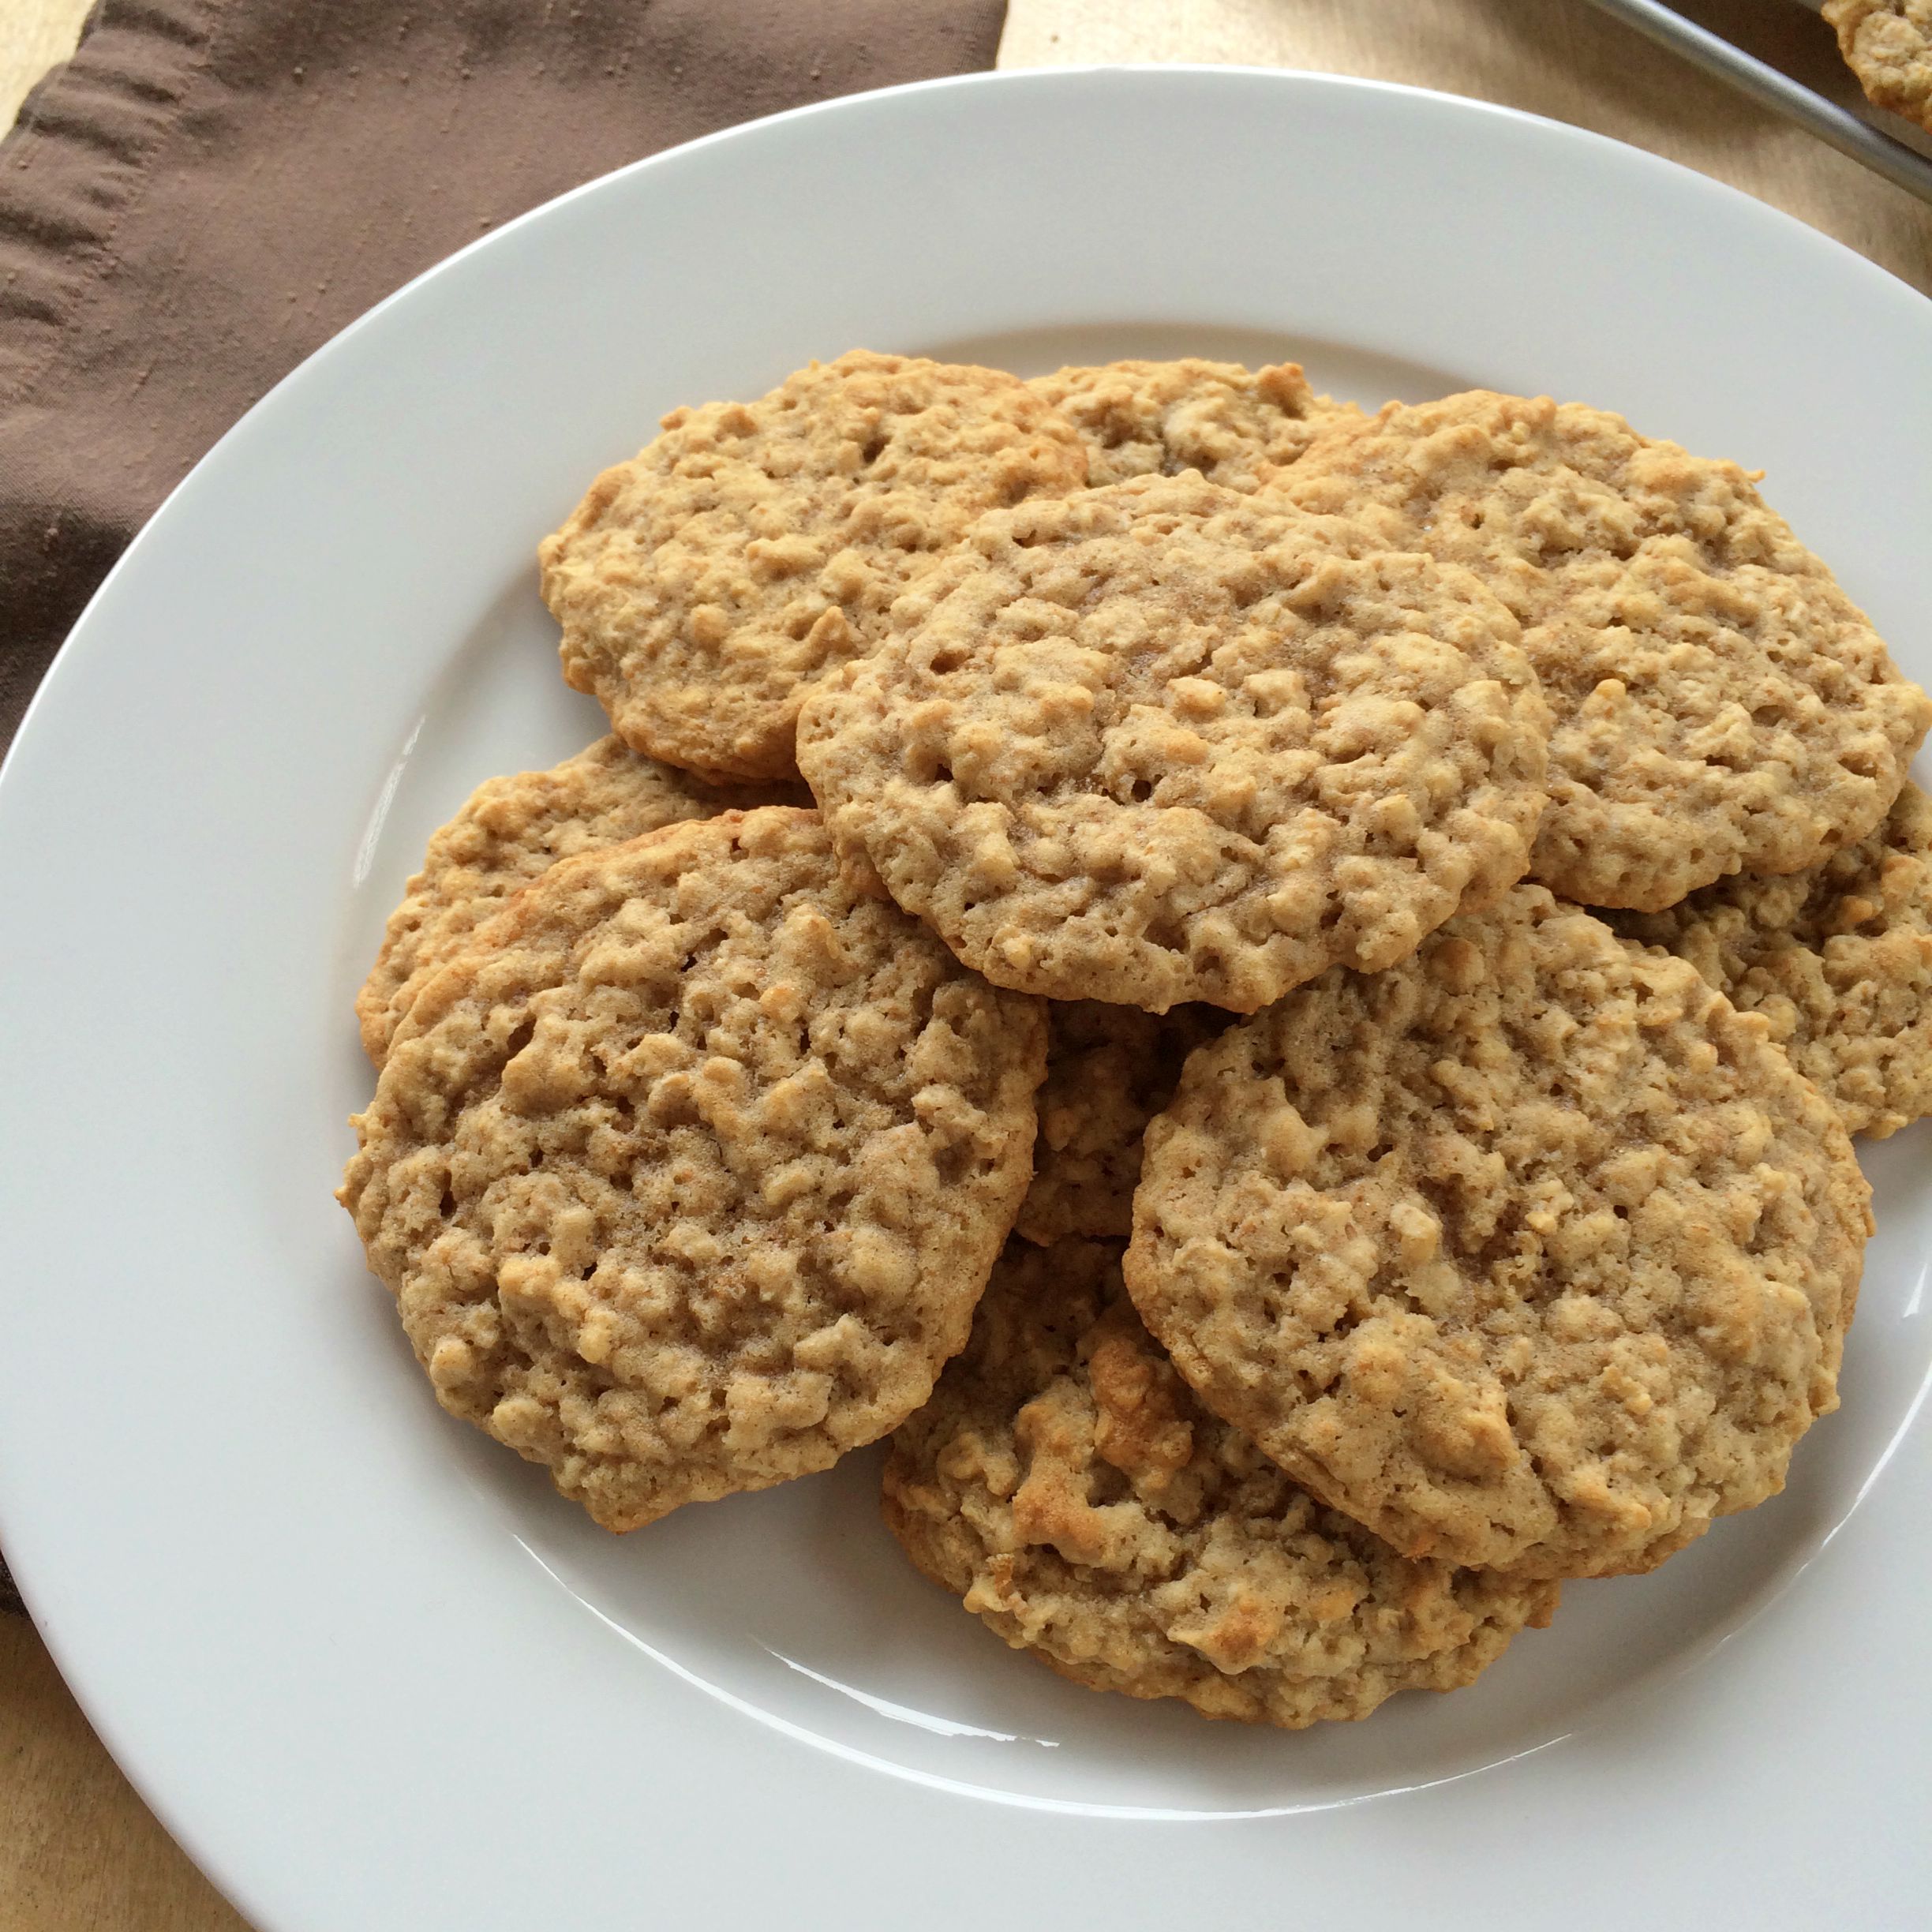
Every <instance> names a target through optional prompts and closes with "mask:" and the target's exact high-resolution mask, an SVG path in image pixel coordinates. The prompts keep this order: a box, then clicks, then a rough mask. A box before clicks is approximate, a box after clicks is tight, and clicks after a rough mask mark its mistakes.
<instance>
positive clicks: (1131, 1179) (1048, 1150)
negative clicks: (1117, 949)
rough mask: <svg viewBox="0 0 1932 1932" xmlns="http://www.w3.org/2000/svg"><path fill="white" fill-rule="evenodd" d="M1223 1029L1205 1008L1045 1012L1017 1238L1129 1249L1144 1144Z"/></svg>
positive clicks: (1077, 1006) (1093, 1007) (1095, 1004)
mask: <svg viewBox="0 0 1932 1932" xmlns="http://www.w3.org/2000/svg"><path fill="white" fill-rule="evenodd" d="M1225 1024H1226V1017H1225V1016H1224V1015H1222V1014H1221V1013H1217V1012H1216V1011H1215V1009H1213V1008H1212V1007H1210V1006H1177V1007H1175V1009H1174V1011H1173V1012H1172V1013H1160V1014H1155V1013H1142V1012H1141V1011H1140V1009H1138V1008H1137V1007H1133V1006H1110V1005H1107V1004H1106V1003H1105V1002H1103V1001H1100V1000H1063V1001H1059V1002H1055V1003H1054V1005H1050V1006H1049V1007H1048V1008H1047V1079H1046V1081H1045V1084H1043V1086H1042V1087H1041V1088H1040V1090H1039V1135H1038V1136H1037V1138H1035V1140H1034V1143H1033V1185H1032V1186H1031V1187H1030V1188H1028V1189H1027V1196H1026V1199H1025V1200H1024V1201H1022V1202H1021V1203H1020V1218H1019V1219H1018V1220H1017V1221H1016V1222H1014V1223H1013V1232H1014V1233H1015V1234H1020V1235H1022V1236H1024V1237H1025V1238H1026V1239H1027V1240H1028V1241H1032V1242H1035V1244H1037V1245H1039V1246H1041V1247H1047V1246H1050V1245H1052V1244H1053V1243H1054V1241H1063V1240H1065V1239H1066V1238H1067V1237H1069V1235H1087V1236H1090V1237H1101V1236H1108V1237H1113V1238H1114V1239H1117V1240H1120V1241H1125V1239H1126V1238H1127V1237H1128V1236H1129V1234H1132V1233H1133V1194H1134V1188H1135V1186H1136V1184H1137V1183H1138V1182H1139V1181H1140V1136H1141V1135H1142V1134H1143V1133H1145V1132H1146V1130H1147V1124H1148V1121H1151V1119H1152V1118H1154V1116H1155V1114H1158V1113H1159V1112H1160V1111H1161V1110H1162V1109H1163V1107H1165V1106H1166V1104H1167V1103H1168V1102H1169V1101H1170V1100H1171V1099H1173V1098H1174V1088H1175V1086H1176V1084H1178V1081H1179V1080H1180V1078H1181V1063H1182V1062H1183V1061H1185V1059H1186V1058H1187V1057H1188V1055H1189V1054H1190V1053H1192V1052H1193V1050H1194V1049H1195V1048H1196V1047H1198V1046H1200V1044H1201V1043H1202V1042H1203V1041H1204V1040H1209V1039H1213V1038H1214V1036H1215V1034H1216V1033H1217V1032H1219V1031H1220V1029H1221V1028H1222V1026H1223V1025H1225Z"/></svg>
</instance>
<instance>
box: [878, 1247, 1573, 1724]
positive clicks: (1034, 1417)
mask: <svg viewBox="0 0 1932 1932" xmlns="http://www.w3.org/2000/svg"><path fill="white" fill-rule="evenodd" d="M884 1502H885V1512H886V1522H887V1523H888V1524H889V1526H890V1527H891V1529H892V1531H893V1534H894V1535H895V1536H896V1537H897V1538H898V1539H899V1541H900V1543H901V1544H904V1547H905V1548H906V1551H907V1552H908V1554H909V1555H910V1556H912V1560H913V1561H914V1562H915V1563H916V1564H918V1566H919V1568H920V1569H921V1570H923V1571H924V1572H925V1573H926V1574H927V1575H928V1576H929V1577H930V1578H932V1579H933V1580H934V1582H937V1583H938V1584H940V1585H941V1586H942V1587H944V1588H945V1589H949V1590H950V1591H952V1592H953V1594H954V1595H956V1596H958V1597H963V1598H964V1601H965V1605H966V1608H968V1610H970V1611H972V1612H973V1613H974V1614H975V1616H979V1618H980V1619H982V1620H983V1622H985V1623H987V1624H988V1625H989V1626H990V1627H991V1628H992V1629H993V1630H994V1631H997V1632H998V1634H1000V1635H1001V1636H1002V1637H1003V1638H1005V1640H1006V1641H1007V1642H1008V1643H1009V1644H1011V1645H1013V1646H1014V1647H1015V1648H1016V1649H1027V1650H1030V1651H1032V1653H1034V1654H1035V1656H1036V1657H1039V1658H1040V1659H1041V1660H1042V1661H1044V1662H1046V1663H1047V1664H1050V1665H1051V1666H1052V1667H1053V1668H1054V1669H1055V1670H1057V1671H1058V1672H1061V1675H1062V1676H1067V1677H1071V1678H1073V1679H1074V1680H1075V1681H1076V1682H1077V1683H1084V1684H1088V1685H1090V1686H1091V1687H1093V1688H1095V1689H1096V1690H1124V1691H1125V1692H1126V1693H1127V1694H1129V1696H1131V1697H1142V1698H1162V1697H1174V1698H1185V1700H1186V1702H1189V1704H1191V1705H1193V1706H1194V1708H1195V1709H1196V1710H1199V1711H1201V1712H1204V1713H1205V1714H1206V1715H1207V1716H1208V1717H1234V1718H1241V1719H1245V1720H1249V1721H1250V1722H1255V1723H1264V1724H1282V1725H1285V1726H1288V1727H1290V1728H1299V1727H1301V1726H1302V1725H1304V1724H1313V1723H1316V1722H1317V1721H1319V1720H1321V1719H1323V1718H1353V1717H1367V1716H1368V1713H1369V1712H1371V1711H1372V1710H1373V1709H1375V1708H1376V1705H1379V1704H1380V1703H1381V1702H1383V1700H1384V1699H1385V1698H1389V1697H1391V1696H1392V1695H1394V1694H1395V1692H1396V1691H1398V1690H1454V1689H1455V1687H1457V1686H1458V1685H1461V1684H1466V1683H1470V1682H1471V1681H1472V1680H1473V1679H1474V1678H1475V1677H1476V1676H1477V1674H1478V1673H1479V1672H1481V1670H1482V1669H1483V1668H1485V1665H1487V1664H1491V1663H1493V1662H1494V1661H1495V1660H1496V1658H1497V1657H1499V1656H1500V1655H1501V1654H1502V1652H1503V1649H1504V1647H1505V1646H1507V1644H1508V1642H1509V1641H1510V1639H1511V1638H1512V1637H1513V1636H1515V1634H1516V1633H1517V1631H1519V1630H1521V1629H1522V1628H1523V1627H1524V1626H1525V1625H1526V1624H1533V1625H1537V1626H1539V1627H1540V1626H1541V1625H1542V1624H1544V1623H1547V1622H1548V1620H1549V1617H1550V1614H1551V1612H1552V1611H1553V1610H1554V1609H1555V1608H1556V1595H1557V1587H1558V1586H1556V1584H1554V1583H1549V1582H1521V1581H1518V1580H1517V1579H1515V1578H1506V1577H1502V1576H1498V1575H1495V1574H1490V1573H1487V1572H1485V1571H1473V1570H1457V1569H1455V1568H1452V1567H1451V1566H1450V1565H1449V1564H1447V1563H1441V1562H1436V1561H1428V1560H1425V1561H1423V1562H1420V1563H1415V1562H1410V1561H1409V1560H1408V1559H1406V1558H1404V1557H1402V1556H1398V1555H1397V1554H1396V1553H1395V1551H1394V1550H1392V1549H1391V1548H1388V1547H1387V1545H1386V1544H1383V1543H1382V1542H1380V1541H1378V1540H1377V1539H1376V1537H1373V1536H1371V1535H1370V1534H1369V1533H1368V1532H1367V1531H1366V1530H1365V1529H1362V1528H1361V1526H1360V1525H1359V1524H1357V1523H1355V1522H1351V1521H1350V1519H1349V1518H1346V1517H1345V1516H1341V1515H1337V1514H1336V1513H1335V1511H1331V1510H1327V1509H1324V1507H1322V1506H1321V1504H1320V1503H1317V1502H1316V1500H1314V1498H1313V1497H1312V1496H1309V1495H1308V1494H1307V1493H1306V1492H1305V1491H1303V1490H1301V1489H1298V1488H1296V1487H1295V1485H1294V1484H1293V1483H1291V1482H1290V1481H1289V1480H1288V1478H1287V1477H1286V1476H1285V1475H1284V1474H1283V1473H1282V1471H1281V1470H1279V1469H1278V1468H1276V1467H1275V1465H1274V1464H1273V1463H1272V1462H1270V1461H1269V1460H1268V1459H1267V1457H1266V1456H1264V1455H1262V1454H1261V1453H1260V1451H1259V1450H1257V1449H1256V1447H1255V1446H1254V1444H1253V1443H1252V1442H1250V1441H1249V1440H1248V1438H1247V1437H1246V1436H1243V1435H1242V1434H1241V1432H1240V1431H1239V1430H1237V1429H1234V1428H1230V1427H1229V1426H1228V1425H1226V1423H1225V1422H1220V1421H1216V1420H1215V1418H1214V1417H1212V1416H1211V1415H1209V1414H1208V1413H1207V1412H1206V1411H1205V1410H1203V1409H1202V1408H1201V1406H1200V1404H1199V1403H1198V1402H1196V1401H1195V1399H1194V1398H1193V1395H1191V1394H1190V1393H1189V1390H1188V1388H1187V1387H1186V1385H1185V1383H1183V1382H1182V1381H1181V1378H1180V1377H1179V1376H1177V1375H1176V1374H1175V1373H1174V1369H1173V1368H1172V1367H1171V1366H1170V1364H1169V1363H1168V1361H1167V1359H1166V1357H1165V1356H1164V1355H1163V1354H1162V1353H1161V1350H1160V1349H1159V1346H1157V1345H1156V1344H1155V1342H1154V1341H1153V1340H1152V1339H1151V1337H1150V1336H1149V1335H1148V1332H1147V1331H1146V1329H1145V1328H1144V1327H1142V1326H1141V1324H1140V1320H1138V1318H1137V1317H1136V1316H1135V1314H1134V1312H1133V1305H1132V1304H1131V1303H1130V1302H1129V1301H1128V1299H1127V1297H1126V1295H1125V1293H1124V1292H1123V1290H1122V1289H1121V1279H1120V1248H1119V1245H1118V1243H1115V1242H1098V1241H1063V1242H1061V1243H1060V1244H1059V1245H1058V1246H1055V1247H1053V1248H1045V1249H1041V1248H1028V1247H1026V1246H1024V1245H1020V1244H1015V1245H1013V1246H1011V1247H1009V1249H1007V1251H1006V1252H1005V1255H1004V1256H1002V1259H1001V1260H1000V1262H999V1264H998V1266H997V1267H995V1268H994V1271H993V1279H992V1282H991V1283H990V1286H988V1288H987V1294H986V1298H985V1300H984V1301H983V1302H982V1303H981V1305H980V1308H979V1314H978V1316H977V1317H976V1318H975V1321H974V1324H973V1331H972V1339H971V1340H970V1341H969V1342H968V1344H967V1347H966V1352H965V1353H964V1354H963V1355H961V1356H960V1357H959V1358H958V1359H957V1361H954V1362H953V1364H952V1365H950V1366H949V1368H947V1369H946V1371H945V1374H944V1375H943V1376H942V1377H941V1378H940V1380H939V1385H938V1387H937V1388H936V1389H935V1390H934V1391H933V1397H932V1400H931V1401H930V1402H928V1403H927V1406H925V1407H924V1408H923V1409H922V1410H920V1411H919V1413H918V1414H917V1415H915V1417H912V1420H911V1421H909V1422H908V1423H906V1424H905V1425H904V1426H903V1427H902V1428H900V1430H899V1432H898V1433H897V1435H896V1436H894V1437H893V1446H892V1455H891V1457H890V1458H889V1461H888V1462H887V1463H886V1481H885V1498H884Z"/></svg>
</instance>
